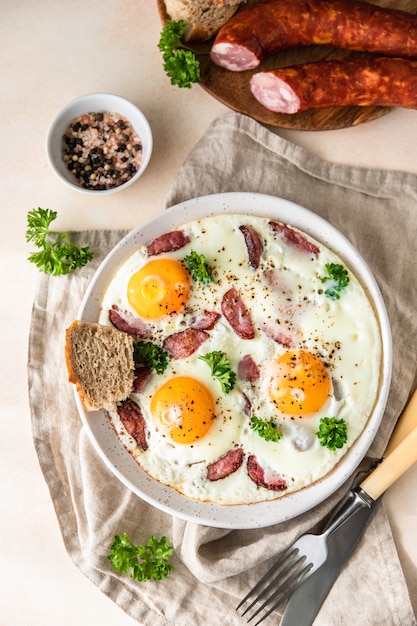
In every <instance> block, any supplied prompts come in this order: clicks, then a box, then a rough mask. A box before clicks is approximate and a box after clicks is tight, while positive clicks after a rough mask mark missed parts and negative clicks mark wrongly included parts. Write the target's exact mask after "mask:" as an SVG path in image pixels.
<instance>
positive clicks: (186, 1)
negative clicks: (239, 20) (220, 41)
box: [165, 0, 242, 41]
mask: <svg viewBox="0 0 417 626" xmlns="http://www.w3.org/2000/svg"><path fill="white" fill-rule="evenodd" d="M240 4H242V0H165V8H166V11H167V14H168V16H169V18H170V19H172V20H174V21H179V20H184V21H185V22H187V28H186V30H185V33H184V39H185V40H186V41H199V40H200V41H201V40H207V39H210V38H211V37H213V35H215V34H216V33H217V31H218V30H220V28H221V27H222V26H224V24H226V22H228V21H229V20H230V18H231V17H232V16H233V15H234V14H235V13H236V11H237V9H238V7H239V5H240Z"/></svg>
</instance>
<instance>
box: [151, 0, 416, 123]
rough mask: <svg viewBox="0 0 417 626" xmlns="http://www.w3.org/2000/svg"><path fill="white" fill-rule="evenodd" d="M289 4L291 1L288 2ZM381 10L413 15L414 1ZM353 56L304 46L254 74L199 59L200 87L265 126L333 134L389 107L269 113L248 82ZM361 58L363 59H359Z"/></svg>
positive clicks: (392, 1)
mask: <svg viewBox="0 0 417 626" xmlns="http://www.w3.org/2000/svg"><path fill="white" fill-rule="evenodd" d="M260 1H262V0H249V2H248V4H257V3H258V2H260ZM289 2H291V0H289ZM157 3H158V10H159V14H160V17H161V21H162V23H164V22H165V21H166V20H167V19H170V17H169V15H167V12H166V8H165V3H164V0H157ZM373 4H377V5H379V6H383V7H390V8H395V9H402V10H404V11H409V12H410V13H417V0H378V1H377V2H374V1H373ZM211 43H212V42H210V41H209V42H205V43H202V44H198V45H197V44H194V43H193V47H196V48H198V49H206V50H207V48H209V47H210V44H211ZM355 54H356V53H350V52H346V51H344V50H340V49H336V48H333V47H331V46H306V47H300V48H294V49H291V50H286V51H284V52H280V53H279V54H276V55H274V56H271V57H269V58H268V59H267V60H265V61H264V62H263V63H262V64H261V65H260V66H259V67H258V68H257V69H256V70H252V71H248V72H230V71H228V70H225V69H223V68H221V67H218V66H217V65H215V64H214V63H212V61H210V58H209V56H208V55H199V56H198V59H199V61H200V72H201V83H200V84H201V86H202V87H203V88H204V89H205V90H206V91H208V93H210V94H211V95H212V96H213V97H215V98H216V99H217V100H219V101H220V102H222V103H223V104H225V105H226V106H228V107H229V108H230V109H232V110H234V111H238V112H239V113H244V114H245V115H249V116H250V117H253V118H254V119H256V120H258V121H259V122H262V123H263V124H267V125H269V126H275V127H281V128H292V129H294V130H336V129H340V128H349V127H351V126H357V125H359V124H363V123H365V122H370V121H371V120H375V119H377V118H379V117H382V116H383V115H386V114H387V113H389V112H390V111H391V110H392V109H391V108H389V107H377V106H367V107H332V108H328V109H322V110H318V111H303V112H302V113H296V114H294V115H289V114H284V113H273V112H272V111H268V109H266V108H265V107H263V106H262V105H261V104H260V103H259V102H258V101H257V100H256V99H255V98H254V97H253V95H252V93H251V91H250V88H249V79H250V77H251V76H252V74H253V73H254V72H255V71H260V70H263V69H271V68H279V67H285V66H288V65H294V64H296V63H306V62H311V61H320V60H324V59H342V58H347V57H352V56H354V55H355ZM362 56H363V55H362Z"/></svg>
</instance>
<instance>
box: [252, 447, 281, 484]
mask: <svg viewBox="0 0 417 626" xmlns="http://www.w3.org/2000/svg"><path fill="white" fill-rule="evenodd" d="M246 467H247V470H248V476H249V478H250V479H251V480H252V481H253V482H254V483H255V484H256V485H258V487H263V488H264V489H269V490H271V491H283V490H284V489H286V488H287V481H286V480H285V479H284V478H283V477H282V476H281V475H280V474H277V473H276V472H274V471H272V470H265V469H264V468H263V467H261V465H259V463H258V460H257V458H256V457H255V456H254V455H253V454H251V455H250V456H249V458H248V462H247V466H246Z"/></svg>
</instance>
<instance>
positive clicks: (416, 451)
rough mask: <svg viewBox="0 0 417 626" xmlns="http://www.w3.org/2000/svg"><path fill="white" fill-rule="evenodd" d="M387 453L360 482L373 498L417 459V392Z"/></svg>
mask: <svg viewBox="0 0 417 626" xmlns="http://www.w3.org/2000/svg"><path fill="white" fill-rule="evenodd" d="M397 429H398V430H397ZM406 433H408V434H406ZM398 441H399V443H398ZM386 454H387V456H386V457H385V458H384V460H383V461H382V462H381V463H380V464H379V465H378V467H377V468H376V469H375V470H374V471H373V472H372V473H371V474H369V476H367V477H366V478H365V480H363V481H362V483H361V484H360V488H361V489H362V490H363V491H364V492H365V493H367V494H368V496H370V497H371V498H372V499H373V500H376V499H377V498H379V496H381V495H382V494H383V493H384V492H385V491H386V490H387V489H388V487H390V486H391V485H392V484H393V483H394V482H395V481H396V480H397V479H398V478H399V477H400V476H401V475H402V474H404V472H405V471H406V470H407V469H408V468H409V467H411V465H413V463H415V461H417V393H415V394H414V396H413V397H412V399H411V401H410V402H409V404H408V406H407V408H406V410H405V411H404V413H403V415H402V417H401V418H400V421H399V423H398V426H397V427H396V429H395V431H394V434H393V437H392V438H391V440H390V443H389V446H388V448H387V452H386Z"/></svg>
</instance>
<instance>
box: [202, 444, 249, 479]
mask: <svg viewBox="0 0 417 626" xmlns="http://www.w3.org/2000/svg"><path fill="white" fill-rule="evenodd" d="M242 463H243V450H242V448H233V449H232V450H229V452H227V453H226V454H225V455H223V456H222V457H220V459H217V461H214V462H213V463H210V465H208V466H207V480H210V481H212V482H213V481H215V480H220V479H222V478H226V477H227V476H230V474H233V473H234V472H236V471H237V470H238V469H239V467H240V466H241V465H242Z"/></svg>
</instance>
